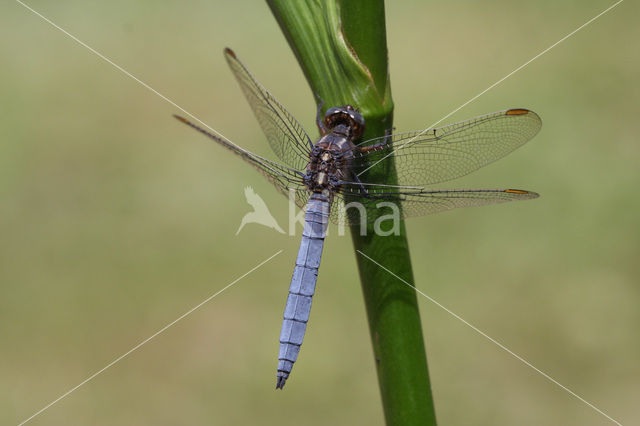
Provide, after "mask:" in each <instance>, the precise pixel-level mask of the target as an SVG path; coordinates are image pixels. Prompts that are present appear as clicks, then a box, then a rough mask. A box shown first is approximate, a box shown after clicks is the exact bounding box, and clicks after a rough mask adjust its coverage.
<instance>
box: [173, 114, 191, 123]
mask: <svg viewBox="0 0 640 426" xmlns="http://www.w3.org/2000/svg"><path fill="white" fill-rule="evenodd" d="M173 118H175V119H176V120H178V121H181V122H183V123H184V124H189V121H188V120H187V119H186V118H184V117H180V116H179V115H176V114H173Z"/></svg>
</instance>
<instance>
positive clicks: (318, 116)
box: [316, 94, 327, 136]
mask: <svg viewBox="0 0 640 426" xmlns="http://www.w3.org/2000/svg"><path fill="white" fill-rule="evenodd" d="M316 98H318V100H319V102H318V112H317V113H316V125H317V126H318V129H320V134H321V135H322V136H324V135H326V134H327V129H326V128H325V127H324V121H323V117H322V106H323V105H324V101H323V100H322V98H320V95H318V94H316Z"/></svg>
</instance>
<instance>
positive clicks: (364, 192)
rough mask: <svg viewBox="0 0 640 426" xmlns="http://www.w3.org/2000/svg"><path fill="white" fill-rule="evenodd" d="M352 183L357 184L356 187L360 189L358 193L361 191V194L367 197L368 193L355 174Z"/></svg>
mask: <svg viewBox="0 0 640 426" xmlns="http://www.w3.org/2000/svg"><path fill="white" fill-rule="evenodd" d="M353 181H354V182H355V183H357V184H358V186H359V187H360V191H362V193H363V194H365V195H369V192H368V191H367V189H366V188H365V187H364V185H363V184H362V181H361V180H360V178H359V177H358V175H357V174H355V173H354V174H353Z"/></svg>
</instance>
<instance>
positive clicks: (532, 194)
mask: <svg viewBox="0 0 640 426" xmlns="http://www.w3.org/2000/svg"><path fill="white" fill-rule="evenodd" d="M504 192H506V193H507V194H519V195H528V196H529V197H531V198H537V197H539V196H540V194H538V193H537V192H531V191H525V190H522V189H505V190H504Z"/></svg>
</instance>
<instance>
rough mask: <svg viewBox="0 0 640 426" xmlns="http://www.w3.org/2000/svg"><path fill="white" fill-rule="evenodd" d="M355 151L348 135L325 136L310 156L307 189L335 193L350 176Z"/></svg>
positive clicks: (306, 178)
mask: <svg viewBox="0 0 640 426" xmlns="http://www.w3.org/2000/svg"><path fill="white" fill-rule="evenodd" d="M337 127H342V126H341V125H338V126H337ZM353 150H354V144H353V142H351V138H349V137H348V136H346V135H343V134H340V133H336V132H332V133H329V134H328V135H325V136H323V137H322V138H321V139H320V140H319V141H318V142H317V143H316V145H315V146H314V148H313V149H312V150H311V153H310V156H309V166H308V168H307V175H306V177H305V183H306V184H307V187H308V188H309V189H310V190H311V191H312V192H322V191H324V190H329V191H335V190H336V189H337V187H338V186H339V185H340V183H341V182H344V181H345V180H347V179H346V178H347V177H348V176H350V173H351V172H350V167H351V160H352V158H353Z"/></svg>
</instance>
